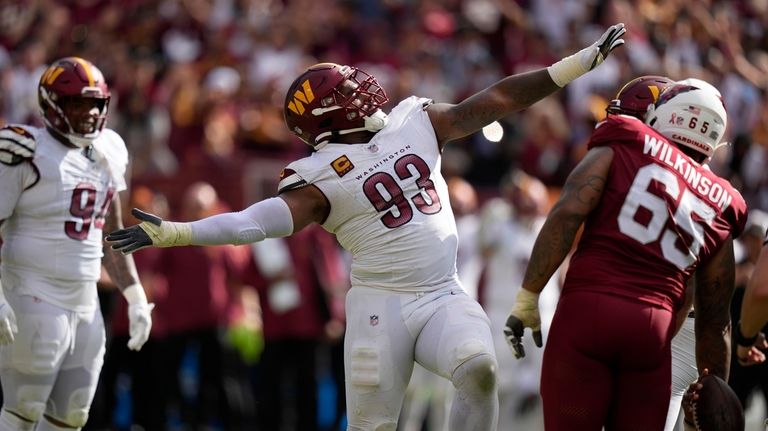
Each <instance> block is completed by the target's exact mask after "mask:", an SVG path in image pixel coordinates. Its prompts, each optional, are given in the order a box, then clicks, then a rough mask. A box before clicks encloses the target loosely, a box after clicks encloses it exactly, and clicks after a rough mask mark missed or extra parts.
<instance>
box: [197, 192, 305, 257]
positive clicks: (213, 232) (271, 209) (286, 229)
mask: <svg viewBox="0 0 768 431" xmlns="http://www.w3.org/2000/svg"><path fill="white" fill-rule="evenodd" d="M190 224H191V225H192V244H194V245H216V244H234V245H240V244H248V243H252V242H258V241H262V240H264V239H265V238H279V237H284V236H288V235H291V234H292V233H293V215H292V214H291V209H290V208H289V207H288V204H287V203H285V201H284V200H282V199H281V198H269V199H265V200H263V201H259V202H256V203H255V204H253V205H251V206H249V207H248V208H245V209H244V210H242V211H240V212H236V213H226V214H219V215H216V216H213V217H208V218H206V219H203V220H198V221H196V222H192V223H190Z"/></svg>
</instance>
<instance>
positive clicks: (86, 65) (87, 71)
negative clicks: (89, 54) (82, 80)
mask: <svg viewBox="0 0 768 431" xmlns="http://www.w3.org/2000/svg"><path fill="white" fill-rule="evenodd" d="M72 58H73V59H74V60H75V61H77V62H78V63H80V65H81V66H83V70H84V71H85V75H86V76H88V86H89V87H93V85H94V82H93V72H92V71H91V65H90V64H89V63H88V62H87V61H85V60H83V59H82V58H80V57H72Z"/></svg>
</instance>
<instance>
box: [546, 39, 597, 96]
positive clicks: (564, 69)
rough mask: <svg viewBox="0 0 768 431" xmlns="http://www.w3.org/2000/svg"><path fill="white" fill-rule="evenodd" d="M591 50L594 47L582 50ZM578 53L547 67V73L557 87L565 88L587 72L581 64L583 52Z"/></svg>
mask: <svg viewBox="0 0 768 431" xmlns="http://www.w3.org/2000/svg"><path fill="white" fill-rule="evenodd" d="M587 49H589V50H593V49H596V48H595V47H591V46H590V47H588V48H584V50H587ZM584 50H582V51H579V52H577V53H576V54H573V55H569V56H568V57H565V58H564V59H562V60H560V61H558V62H557V63H555V64H553V65H551V66H549V67H548V68H547V72H549V76H550V77H551V78H552V81H554V82H555V84H557V86H558V87H565V86H566V85H567V84H568V83H569V82H571V81H573V80H574V79H576V78H578V77H579V76H581V75H583V74H585V73H587V72H588V70H587V69H586V68H584V66H583V65H582V64H581V58H580V57H581V56H582V54H583V51H584Z"/></svg>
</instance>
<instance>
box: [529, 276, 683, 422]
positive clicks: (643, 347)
mask: <svg viewBox="0 0 768 431" xmlns="http://www.w3.org/2000/svg"><path fill="white" fill-rule="evenodd" d="M673 317H674V316H673V314H672V312H671V311H667V310H665V309H663V308H660V307H657V306H652V305H649V304H643V303H640V302H635V301H632V300H630V299H625V298H622V297H618V296H613V295H607V294H600V293H593V292H581V291H576V292H565V293H564V294H563V296H562V297H561V298H560V302H559V303H558V305H557V311H556V313H555V316H554V319H553V321H552V326H551V329H550V331H549V338H548V340H547V344H546V349H545V351H544V363H543V369H542V375H541V395H542V399H543V403H544V425H545V428H546V430H547V431H559V430H567V431H582V430H583V431H600V430H601V429H602V427H603V425H604V426H605V430H606V431H611V430H622V431H626V430H632V431H634V430H638V431H639V430H643V431H660V430H663V429H664V423H665V421H666V418H667V409H668V407H669V398H670V392H671V357H670V342H671V339H672V329H673V320H674V319H673Z"/></svg>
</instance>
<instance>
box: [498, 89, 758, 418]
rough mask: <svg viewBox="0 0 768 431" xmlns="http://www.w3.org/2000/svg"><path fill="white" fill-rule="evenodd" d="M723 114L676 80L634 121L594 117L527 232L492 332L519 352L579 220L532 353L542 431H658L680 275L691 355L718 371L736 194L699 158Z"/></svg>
mask: <svg viewBox="0 0 768 431" xmlns="http://www.w3.org/2000/svg"><path fill="white" fill-rule="evenodd" d="M726 121H727V115H726V112H725V108H724V106H723V103H722V100H721V98H720V97H719V94H718V93H717V92H715V91H713V90H712V87H711V86H709V85H706V86H705V85H699V86H696V85H691V84H685V83H682V82H680V83H675V84H674V85H671V86H669V87H668V88H667V89H665V90H664V91H663V92H662V93H661V95H660V96H659V99H658V101H656V103H654V104H653V105H651V106H650V107H649V108H648V113H647V115H646V123H647V124H645V123H643V121H640V120H639V119H637V118H636V117H633V116H627V115H610V116H608V117H607V118H606V120H605V121H603V122H601V123H600V124H598V125H597V127H596V128H595V131H594V132H593V134H592V137H591V139H590V142H589V144H588V147H589V151H588V152H587V155H586V156H585V157H584V159H583V160H582V161H581V162H580V163H579V165H578V166H577V167H576V168H575V169H574V170H573V172H572V173H571V174H570V176H569V177H568V180H567V181H566V184H565V186H564V188H563V192H562V194H561V196H560V199H559V200H558V202H557V203H556V204H555V206H554V208H553V209H552V211H551V212H550V214H549V216H548V217H547V221H546V222H545V224H544V227H543V228H542V230H541V233H540V234H539V236H538V238H537V240H536V244H535V246H534V249H533V252H532V255H531V260H530V263H529V264H528V267H527V270H526V274H525V277H524V279H523V286H522V289H521V290H520V292H519V294H518V297H517V302H516V304H515V306H514V308H513V310H512V312H511V314H510V316H509V319H508V321H507V328H506V329H505V333H506V334H507V337H508V340H509V342H510V345H511V347H512V348H513V350H514V351H515V353H516V354H517V355H519V356H522V355H524V351H523V350H522V349H521V345H520V341H521V338H522V336H523V331H524V328H531V329H532V331H533V337H534V340H535V341H536V342H537V345H539V346H540V345H541V331H540V323H539V321H540V319H539V312H538V295H539V292H540V291H541V289H542V287H543V286H544V284H545V283H546V282H547V280H548V279H549V278H550V277H551V275H552V274H553V273H554V271H555V270H556V269H557V268H558V267H559V266H560V264H561V263H562V262H563V260H564V259H565V257H566V255H567V254H568V252H569V251H570V249H571V246H572V245H573V241H574V238H575V235H576V232H577V230H578V229H579V227H580V226H581V224H582V223H584V232H583V234H582V236H581V239H580V241H579V244H578V247H577V249H576V251H575V253H574V254H573V256H572V258H571V261H570V265H569V269H568V272H567V275H566V278H565V282H564V285H563V291H562V294H561V298H560V302H559V304H558V308H557V311H556V313H555V317H554V320H553V322H552V326H551V330H550V334H549V339H548V341H547V347H546V349H545V352H544V363H543V369H542V382H541V392H542V399H543V402H544V421H545V427H546V429H547V430H548V431H549V430H573V429H579V430H595V431H599V430H601V429H602V428H603V427H605V429H606V430H608V431H610V430H624V429H663V427H664V423H665V419H666V413H667V409H668V405H669V399H670V368H671V365H670V364H671V360H670V342H671V339H672V336H673V334H674V329H675V317H676V312H677V311H678V310H679V308H680V307H681V306H682V304H683V302H684V299H685V291H686V283H687V281H688V279H689V278H691V277H695V280H696V286H697V295H696V297H695V300H694V301H695V306H696V310H697V316H696V317H697V318H696V329H697V330H696V344H697V350H696V351H697V365H698V367H699V369H700V370H703V369H705V368H706V369H709V370H710V372H712V373H713V374H716V375H718V376H720V377H722V378H723V379H727V373H728V363H729V359H730V358H729V357H730V349H729V339H730V337H729V309H728V305H729V302H730V297H731V294H732V292H733V287H734V266H735V264H734V256H733V237H734V236H737V235H738V234H739V233H740V232H741V230H742V229H743V228H744V223H745V221H746V204H745V202H744V200H743V198H742V197H741V195H740V194H739V192H738V191H736V190H735V189H734V188H733V187H732V186H731V185H730V184H729V183H728V181H726V180H725V179H722V178H720V177H718V176H717V175H715V174H714V173H713V172H712V171H711V170H709V168H708V167H707V166H706V164H705V162H706V161H707V160H708V159H709V158H710V157H711V156H712V155H713V154H714V152H715V150H716V149H717V148H718V147H720V146H722V145H723V142H722V138H723V134H724V132H725V128H726ZM649 126H650V127H649Z"/></svg>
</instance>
